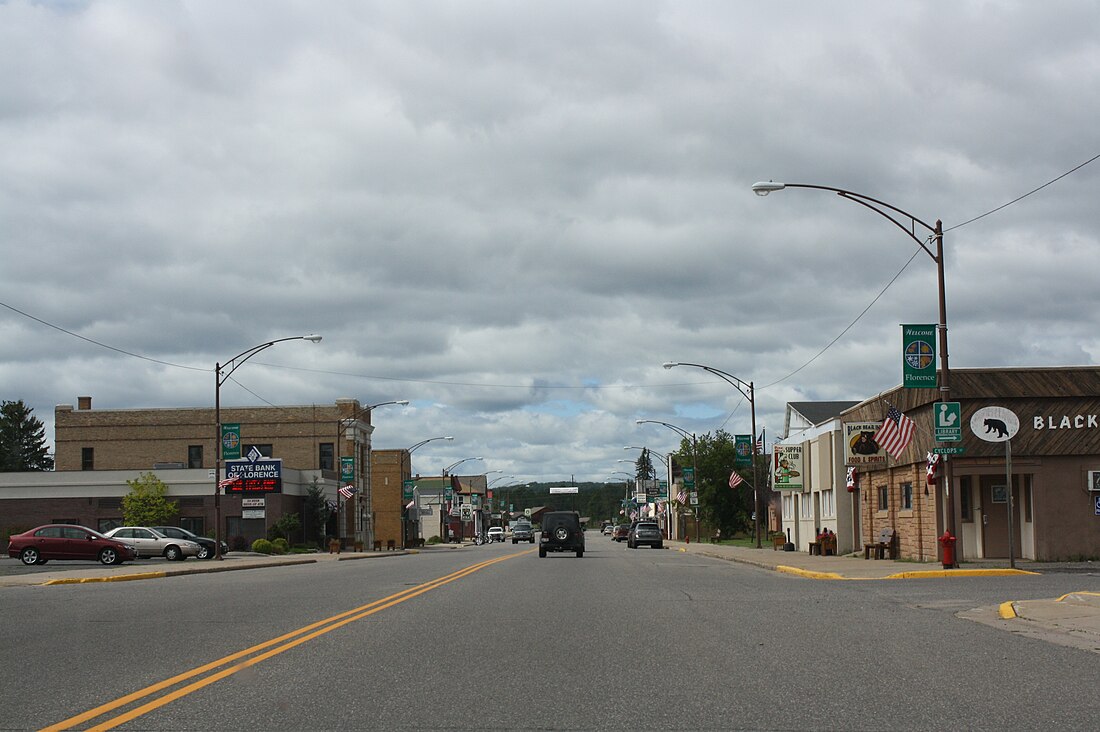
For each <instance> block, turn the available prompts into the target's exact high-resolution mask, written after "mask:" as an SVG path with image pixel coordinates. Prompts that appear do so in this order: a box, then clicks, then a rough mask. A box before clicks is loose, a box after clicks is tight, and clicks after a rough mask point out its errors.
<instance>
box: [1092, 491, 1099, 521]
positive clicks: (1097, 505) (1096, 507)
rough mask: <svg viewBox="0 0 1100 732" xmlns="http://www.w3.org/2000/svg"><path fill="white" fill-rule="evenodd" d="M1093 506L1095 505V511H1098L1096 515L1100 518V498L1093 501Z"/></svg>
mask: <svg viewBox="0 0 1100 732" xmlns="http://www.w3.org/2000/svg"><path fill="white" fill-rule="evenodd" d="M1093 504H1094V510H1095V511H1096V515H1097V516H1100V496H1096V497H1095V498H1094V499H1093Z"/></svg>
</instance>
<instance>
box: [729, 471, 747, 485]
mask: <svg viewBox="0 0 1100 732" xmlns="http://www.w3.org/2000/svg"><path fill="white" fill-rule="evenodd" d="M743 480H744V478H742V477H741V475H740V474H739V473H738V472H737V471H736V470H735V471H733V472H732V473H730V488H736V487H737V486H739V485H741V483H742V481H743Z"/></svg>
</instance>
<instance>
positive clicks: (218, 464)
mask: <svg viewBox="0 0 1100 732" xmlns="http://www.w3.org/2000/svg"><path fill="white" fill-rule="evenodd" d="M285 341H310V342H311V343H320V342H321V336H319V335H316V334H312V333H311V334H310V335H304V336H290V337H287V338H276V339H275V340H273V341H268V342H267V343H261V344H260V345H258V346H252V348H249V349H247V350H245V351H241V352H240V353H238V354H237V355H236V356H234V357H233V358H231V359H229V360H228V361H226V362H225V363H215V364H214V434H215V440H214V558H215V559H219V560H220V559H221V558H222V496H221V494H222V485H221V480H222V477H221V475H222V384H224V383H225V382H226V381H228V380H229V377H230V376H232V375H233V372H234V371H236V370H237V369H239V368H240V367H241V366H242V365H243V364H244V362H245V361H247V360H248V359H250V358H252V357H253V356H255V355H256V354H257V353H259V352H260V351H266V350H267V349H268V348H271V347H272V346H274V345H275V344H276V343H283V342H285Z"/></svg>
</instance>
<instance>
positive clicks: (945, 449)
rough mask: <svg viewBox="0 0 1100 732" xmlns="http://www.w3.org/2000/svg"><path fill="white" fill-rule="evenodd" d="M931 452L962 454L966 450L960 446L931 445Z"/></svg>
mask: <svg viewBox="0 0 1100 732" xmlns="http://www.w3.org/2000/svg"><path fill="white" fill-rule="evenodd" d="M932 452H934V453H936V454H937V455H962V454H963V453H965V452H966V448H965V447H962V446H961V445H960V446H959V447H933V448H932Z"/></svg>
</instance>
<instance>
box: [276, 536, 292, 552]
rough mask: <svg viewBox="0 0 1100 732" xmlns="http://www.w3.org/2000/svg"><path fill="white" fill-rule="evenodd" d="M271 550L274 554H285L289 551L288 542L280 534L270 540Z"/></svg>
mask: <svg viewBox="0 0 1100 732" xmlns="http://www.w3.org/2000/svg"><path fill="white" fill-rule="evenodd" d="M271 551H272V553H274V554H286V553H287V552H288V551H290V542H288V541H287V540H286V539H284V538H283V537H281V536H280V537H279V538H278V539H275V540H274V541H273V542H271Z"/></svg>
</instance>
